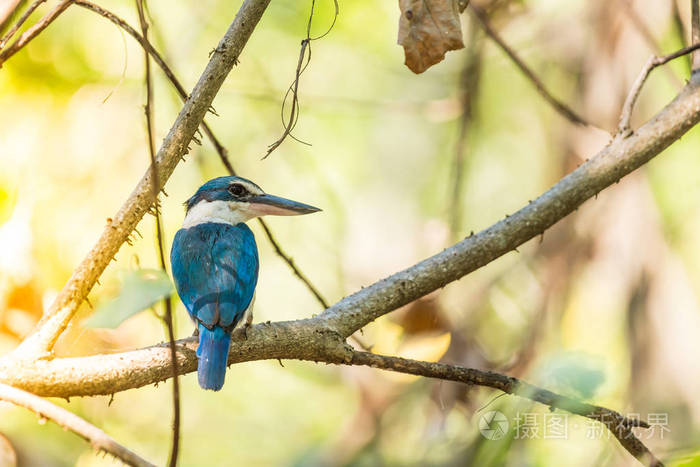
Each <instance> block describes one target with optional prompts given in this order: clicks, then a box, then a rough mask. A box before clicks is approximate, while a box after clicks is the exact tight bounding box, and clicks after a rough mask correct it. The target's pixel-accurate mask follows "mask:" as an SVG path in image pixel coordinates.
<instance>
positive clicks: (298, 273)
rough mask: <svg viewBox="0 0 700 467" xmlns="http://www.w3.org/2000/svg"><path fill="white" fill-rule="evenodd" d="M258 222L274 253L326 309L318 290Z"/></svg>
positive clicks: (326, 305) (263, 224)
mask: <svg viewBox="0 0 700 467" xmlns="http://www.w3.org/2000/svg"><path fill="white" fill-rule="evenodd" d="M258 220H259V221H260V226H261V227H262V228H263V230H264V231H265V234H266V235H267V238H269V239H270V243H271V244H272V247H273V248H274V249H275V252H276V253H277V254H278V255H279V256H280V257H281V258H282V259H283V260H284V261H285V262H286V263H287V264H288V265H289V267H291V268H292V271H294V274H295V275H296V276H297V277H298V278H299V279H300V280H301V281H302V282H303V283H304V284H306V287H308V289H309V290H310V291H311V293H312V294H313V295H314V297H316V300H318V302H319V303H320V304H321V305H322V306H323V309H324V310H325V309H326V308H328V307H329V306H330V305H329V304H328V302H327V301H326V299H325V298H323V295H321V293H320V292H319V291H318V289H317V288H316V287H315V286H314V285H313V284H312V283H311V281H310V280H309V278H308V277H306V275H305V274H304V273H303V272H301V271H300V270H299V268H297V267H296V265H295V264H294V260H293V259H292V258H291V256H288V255H287V254H286V253H285V252H284V251H282V249H281V248H280V246H279V244H278V243H277V240H275V238H274V237H273V236H272V232H270V228H269V227H268V226H267V224H266V223H265V221H264V220H262V219H258Z"/></svg>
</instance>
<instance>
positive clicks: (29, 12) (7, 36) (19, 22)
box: [0, 0, 46, 49]
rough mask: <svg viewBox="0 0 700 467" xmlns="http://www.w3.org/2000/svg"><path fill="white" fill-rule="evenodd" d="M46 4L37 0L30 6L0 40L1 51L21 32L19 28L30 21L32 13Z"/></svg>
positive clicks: (42, 0) (44, 0)
mask: <svg viewBox="0 0 700 467" xmlns="http://www.w3.org/2000/svg"><path fill="white" fill-rule="evenodd" d="M44 2H46V0H36V1H35V2H34V3H32V4H31V5H29V8H27V11H25V12H24V13H23V14H22V16H21V17H20V18H19V19H18V20H17V22H16V23H15V24H14V25H13V26H12V27H11V28H10V29H9V30H8V31H7V32H6V33H5V35H4V36H2V38H1V39H0V49H2V48H3V47H5V44H7V43H8V42H9V40H10V39H12V36H14V35H15V33H16V32H17V31H18V30H19V28H21V27H22V25H23V24H24V23H25V22H26V21H27V19H29V17H30V16H31V15H32V13H34V10H36V9H37V8H38V7H39V5H41V4H42V3H44Z"/></svg>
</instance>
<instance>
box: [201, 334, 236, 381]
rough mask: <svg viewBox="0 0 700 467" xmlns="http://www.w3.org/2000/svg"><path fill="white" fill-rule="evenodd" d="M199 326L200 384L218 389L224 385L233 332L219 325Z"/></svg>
mask: <svg viewBox="0 0 700 467" xmlns="http://www.w3.org/2000/svg"><path fill="white" fill-rule="evenodd" d="M198 327H199V347H197V359H198V360H199V366H198V367H197V376H198V379H199V385H200V386H201V387H202V388H204V389H211V390H213V391H218V390H219V389H221V387H222V386H223V385H224V378H225V377H226V363H227V361H228V349H229V346H230V345H231V334H229V333H227V332H226V331H224V330H223V329H221V328H220V327H218V326H214V329H211V330H210V329H207V328H206V327H205V326H203V325H202V324H199V325H198Z"/></svg>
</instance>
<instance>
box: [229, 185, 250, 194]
mask: <svg viewBox="0 0 700 467" xmlns="http://www.w3.org/2000/svg"><path fill="white" fill-rule="evenodd" d="M228 192H229V193H231V194H232V195H233V196H236V197H241V196H243V195H245V194H246V193H248V190H246V189H245V187H244V186H243V185H241V184H240V183H234V184H233V185H231V186H230V187H228Z"/></svg>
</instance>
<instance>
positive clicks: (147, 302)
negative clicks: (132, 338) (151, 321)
mask: <svg viewBox="0 0 700 467" xmlns="http://www.w3.org/2000/svg"><path fill="white" fill-rule="evenodd" d="M173 290H174V287H173V284H172V282H170V278H169V277H168V275H167V274H166V273H165V272H163V271H161V270H158V269H139V270H137V271H132V272H129V273H128V274H127V275H126V276H125V277H124V285H123V286H122V291H121V293H120V294H119V295H117V296H116V297H115V298H113V299H112V300H109V301H107V302H106V303H104V304H103V305H100V306H99V307H98V308H97V311H96V312H95V314H94V315H92V316H91V317H90V318H88V319H87V321H85V326H87V327H90V328H116V327H117V326H119V325H120V324H121V323H122V322H124V321H125V320H126V319H128V318H130V317H132V316H133V315H135V314H136V313H139V312H140V311H143V310H145V309H147V308H150V307H152V306H153V305H155V304H156V303H157V302H158V300H161V299H163V298H165V297H167V296H169V295H170V294H172V293H173Z"/></svg>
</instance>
